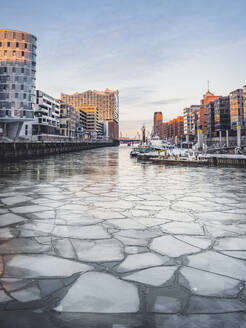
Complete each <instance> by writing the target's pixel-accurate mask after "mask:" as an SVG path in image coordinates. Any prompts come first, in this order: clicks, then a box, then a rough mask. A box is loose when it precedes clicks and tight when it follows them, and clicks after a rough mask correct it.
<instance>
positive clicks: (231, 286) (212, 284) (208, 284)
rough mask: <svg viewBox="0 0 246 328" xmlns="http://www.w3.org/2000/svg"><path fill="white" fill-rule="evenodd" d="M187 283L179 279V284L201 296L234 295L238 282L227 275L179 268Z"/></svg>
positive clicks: (237, 291) (237, 289)
mask: <svg viewBox="0 0 246 328" xmlns="http://www.w3.org/2000/svg"><path fill="white" fill-rule="evenodd" d="M180 273H181V274H182V276H183V277H184V278H185V279H186V280H187V282H188V286H187V283H186V282H185V281H183V279H180V283H181V285H183V286H184V287H188V288H190V289H191V292H192V293H194V294H198V295H203V296H220V297H230V296H236V295H237V294H238V293H239V291H240V288H239V282H238V280H234V279H232V278H229V277H224V276H220V275H216V274H214V273H211V272H206V271H201V270H198V269H193V268H189V267H184V268H182V269H181V270H180Z"/></svg>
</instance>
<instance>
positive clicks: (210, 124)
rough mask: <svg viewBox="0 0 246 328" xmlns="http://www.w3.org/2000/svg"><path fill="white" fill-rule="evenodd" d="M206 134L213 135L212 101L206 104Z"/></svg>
mask: <svg viewBox="0 0 246 328" xmlns="http://www.w3.org/2000/svg"><path fill="white" fill-rule="evenodd" d="M206 107H207V136H208V138H212V137H213V136H214V101H211V102H210V103H208V104H207V106H206Z"/></svg>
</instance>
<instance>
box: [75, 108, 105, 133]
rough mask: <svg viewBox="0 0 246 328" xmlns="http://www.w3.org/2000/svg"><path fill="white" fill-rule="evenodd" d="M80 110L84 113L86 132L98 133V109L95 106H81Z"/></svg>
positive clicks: (99, 128)
mask: <svg viewBox="0 0 246 328" xmlns="http://www.w3.org/2000/svg"><path fill="white" fill-rule="evenodd" d="M80 110H81V111H83V112H85V113H86V128H85V131H86V133H90V134H91V133H98V132H99V130H101V127H100V124H99V119H98V109H97V107H96V106H82V107H80Z"/></svg>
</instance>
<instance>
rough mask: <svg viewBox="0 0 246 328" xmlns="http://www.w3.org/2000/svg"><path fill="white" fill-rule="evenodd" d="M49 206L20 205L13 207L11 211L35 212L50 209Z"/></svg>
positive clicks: (20, 212)
mask: <svg viewBox="0 0 246 328" xmlns="http://www.w3.org/2000/svg"><path fill="white" fill-rule="evenodd" d="M49 209H50V208H49V207H45V206H41V205H28V206H20V207H14V208H11V211H13V212H14V213H19V214H25V213H33V212H42V211H46V210H49Z"/></svg>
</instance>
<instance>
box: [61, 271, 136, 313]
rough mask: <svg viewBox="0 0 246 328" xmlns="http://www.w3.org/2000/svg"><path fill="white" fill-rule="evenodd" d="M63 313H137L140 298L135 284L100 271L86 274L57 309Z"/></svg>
mask: <svg viewBox="0 0 246 328" xmlns="http://www.w3.org/2000/svg"><path fill="white" fill-rule="evenodd" d="M57 309H59V311H62V312H91V313H135V312H137V311H138V309H139V296H138V291H137V288H136V286H135V285H133V284H131V283H129V282H125V281H122V280H120V279H118V278H116V277H114V276H112V275H109V274H106V273H99V272H88V273H85V274H83V275H82V276H81V277H80V278H79V279H78V280H77V281H76V282H75V283H74V285H73V286H72V287H71V288H70V289H69V291H68V293H67V295H66V296H65V297H64V298H63V300H62V301H61V303H60V306H59V307H58V308H57Z"/></svg>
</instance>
